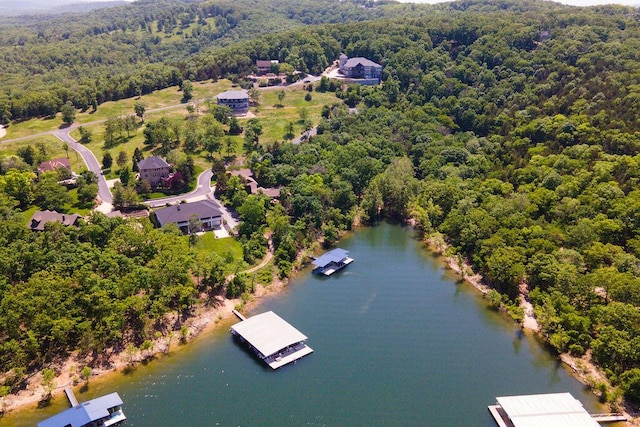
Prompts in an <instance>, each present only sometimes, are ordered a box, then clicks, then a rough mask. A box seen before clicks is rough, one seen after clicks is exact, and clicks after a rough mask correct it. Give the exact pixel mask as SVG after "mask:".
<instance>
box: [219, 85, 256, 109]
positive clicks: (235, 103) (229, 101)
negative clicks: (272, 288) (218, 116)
mask: <svg viewBox="0 0 640 427" xmlns="http://www.w3.org/2000/svg"><path fill="white" fill-rule="evenodd" d="M217 98H218V104H219V105H226V106H227V107H229V108H231V112H232V113H233V114H246V113H248V112H249V93H248V92H247V91H246V90H228V91H226V92H222V93H221V94H219V95H218V96H217Z"/></svg>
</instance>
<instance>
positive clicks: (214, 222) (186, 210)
mask: <svg viewBox="0 0 640 427" xmlns="http://www.w3.org/2000/svg"><path fill="white" fill-rule="evenodd" d="M153 215H154V217H155V222H156V224H157V225H158V227H164V226H165V225H167V224H176V225H177V226H178V228H179V229H180V230H181V231H182V232H183V233H189V232H193V231H209V230H216V229H219V228H220V227H222V211H221V210H220V207H219V206H218V204H217V203H216V202H214V201H211V200H201V201H197V202H191V203H179V204H177V205H171V206H167V207H166V208H162V209H157V210H156V211H154V213H153ZM194 219H197V221H198V229H197V230H189V224H190V223H192V225H193V220H194Z"/></svg>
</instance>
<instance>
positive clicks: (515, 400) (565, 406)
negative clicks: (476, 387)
mask: <svg viewBox="0 0 640 427" xmlns="http://www.w3.org/2000/svg"><path fill="white" fill-rule="evenodd" d="M496 400H497V401H498V403H499V404H500V406H502V409H503V410H504V411H505V413H506V414H507V415H508V416H509V419H510V420H511V422H512V423H513V425H514V426H515V427H591V426H593V427H598V426H599V424H598V423H597V422H596V421H595V420H594V419H593V418H592V417H591V415H589V413H588V412H587V411H586V410H585V409H584V407H583V406H582V403H581V402H580V401H579V400H577V399H576V398H574V397H573V396H572V395H571V393H552V394H532V395H526V396H506V397H498V398H497V399H496Z"/></svg>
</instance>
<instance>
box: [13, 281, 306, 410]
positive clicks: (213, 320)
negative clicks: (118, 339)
mask: <svg viewBox="0 0 640 427" xmlns="http://www.w3.org/2000/svg"><path fill="white" fill-rule="evenodd" d="M295 273H296V272H294V273H293V274H295ZM286 286H287V282H286V281H283V280H280V279H278V278H277V277H275V276H274V280H273V281H272V282H271V283H269V284H268V285H263V284H258V285H257V286H256V290H255V292H254V293H253V294H252V295H251V298H250V299H249V300H248V301H246V302H243V301H242V299H240V298H236V299H228V298H225V297H217V298H216V301H217V303H216V304H214V305H207V304H205V303H203V302H202V301H200V302H199V304H198V306H197V307H196V308H195V309H194V311H195V314H194V315H193V316H191V317H189V318H188V319H186V320H185V322H184V325H186V326H187V327H188V332H187V334H186V336H185V338H184V340H182V341H181V337H180V336H179V331H173V334H172V335H171V336H170V337H171V338H169V337H167V336H163V337H159V338H156V339H153V340H152V343H153V347H152V349H150V350H147V351H143V350H138V352H137V354H136V355H135V356H133V357H131V356H130V355H127V351H126V349H125V350H123V351H121V352H119V353H112V352H111V350H110V349H107V350H106V353H107V354H108V359H107V362H108V365H109V366H107V367H96V368H92V373H91V377H90V380H89V383H91V382H95V381H97V380H100V379H102V378H104V377H106V376H108V375H122V376H124V375H125V374H126V370H127V369H132V368H133V369H135V368H136V367H138V366H140V365H142V364H143V363H146V362H150V361H153V360H154V359H159V358H162V357H164V356H166V355H169V354H172V353H174V352H178V351H181V350H182V349H183V348H184V347H185V346H186V345H187V344H189V343H191V342H192V341H194V340H195V339H198V338H199V337H201V336H203V335H206V332H210V331H212V330H215V329H216V328H217V327H218V325H219V323H220V322H221V321H223V320H227V319H229V318H231V317H235V315H234V314H233V311H232V310H234V309H236V308H237V307H239V306H241V308H240V309H239V310H240V311H243V312H244V311H246V310H250V309H253V308H254V307H256V306H257V305H258V304H259V303H260V300H261V299H262V298H265V297H268V296H271V295H275V294H277V293H280V292H282V291H283V290H284V289H285V288H286ZM170 316H171V317H173V316H175V313H172V314H171V315H170ZM91 362H92V358H91V356H84V357H83V356H81V355H79V354H78V353H77V352H74V353H72V354H71V355H70V356H69V357H67V358H66V359H65V360H64V361H63V362H61V363H56V364H55V366H54V369H55V371H56V372H59V374H58V375H56V377H55V379H54V383H55V384H56V387H55V389H54V390H53V392H52V393H51V396H52V398H55V397H57V396H58V395H61V394H64V389H65V387H69V386H70V387H75V386H78V385H82V384H83V383H84V381H83V380H82V379H79V377H80V370H81V369H82V367H84V366H88V364H89V363H91ZM25 381H27V384H28V385H27V387H26V388H25V389H23V390H20V391H19V392H18V393H17V394H9V395H7V396H6V397H5V398H4V414H12V415H15V414H16V413H20V412H22V411H29V410H37V406H38V404H39V403H40V401H41V400H42V396H43V394H44V392H43V388H42V386H41V383H42V372H41V371H40V372H37V373H36V374H33V375H31V376H29V377H28V378H27V379H26V380H25ZM0 419H2V416H0Z"/></svg>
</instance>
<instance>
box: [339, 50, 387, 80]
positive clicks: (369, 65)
mask: <svg viewBox="0 0 640 427" xmlns="http://www.w3.org/2000/svg"><path fill="white" fill-rule="evenodd" d="M339 63H340V72H341V73H342V74H343V75H344V76H345V77H349V78H352V79H365V80H377V81H378V83H380V79H382V65H380V64H377V63H375V62H373V61H371V60H370V59H367V58H363V57H356V58H347V56H346V55H345V54H342V55H340V60H339Z"/></svg>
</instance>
